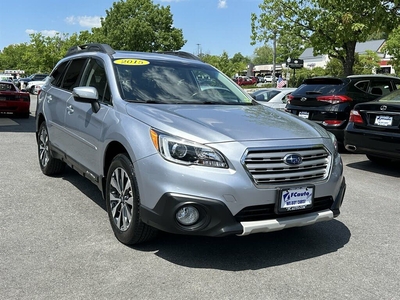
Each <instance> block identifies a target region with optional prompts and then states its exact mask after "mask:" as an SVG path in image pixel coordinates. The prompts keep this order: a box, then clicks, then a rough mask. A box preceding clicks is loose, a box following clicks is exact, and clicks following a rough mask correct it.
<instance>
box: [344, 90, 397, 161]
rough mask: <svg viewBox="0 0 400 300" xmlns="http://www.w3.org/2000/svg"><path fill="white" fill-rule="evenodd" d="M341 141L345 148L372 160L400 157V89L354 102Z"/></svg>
mask: <svg viewBox="0 0 400 300" xmlns="http://www.w3.org/2000/svg"><path fill="white" fill-rule="evenodd" d="M344 143H345V147H346V149H347V150H348V151H350V152H354V153H363V154H366V155H367V157H368V159H369V160H371V161H375V162H380V163H383V162H390V161H391V160H400V90H396V91H394V92H393V93H390V94H388V95H386V96H383V97H381V98H379V99H377V100H375V101H371V102H366V103H361V104H357V105H356V106H355V107H354V109H353V110H352V111H351V112H350V120H349V123H348V124H347V127H346V130H345V134H344Z"/></svg>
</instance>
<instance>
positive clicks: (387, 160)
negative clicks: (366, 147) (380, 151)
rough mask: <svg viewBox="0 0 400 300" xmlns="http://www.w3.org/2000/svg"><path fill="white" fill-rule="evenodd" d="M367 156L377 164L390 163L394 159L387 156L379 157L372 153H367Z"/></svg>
mask: <svg viewBox="0 0 400 300" xmlns="http://www.w3.org/2000/svg"><path fill="white" fill-rule="evenodd" d="M366 156H367V158H368V159H369V160H370V161H371V162H374V163H377V164H383V165H385V164H389V163H390V162H391V161H392V160H391V159H390V158H385V157H379V156H375V155H371V154H366Z"/></svg>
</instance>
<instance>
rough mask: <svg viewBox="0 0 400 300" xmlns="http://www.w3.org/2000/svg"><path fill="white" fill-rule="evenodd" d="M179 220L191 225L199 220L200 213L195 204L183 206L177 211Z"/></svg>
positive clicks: (181, 222)
mask: <svg viewBox="0 0 400 300" xmlns="http://www.w3.org/2000/svg"><path fill="white" fill-rule="evenodd" d="M175 216H176V219H177V220H178V222H179V223H180V224H182V225H185V226H190V225H193V224H194V223H196V222H197V221H198V220H199V217H200V214H199V211H198V209H197V208H196V207H194V206H183V207H181V208H180V209H179V210H178V211H177V213H176V215H175Z"/></svg>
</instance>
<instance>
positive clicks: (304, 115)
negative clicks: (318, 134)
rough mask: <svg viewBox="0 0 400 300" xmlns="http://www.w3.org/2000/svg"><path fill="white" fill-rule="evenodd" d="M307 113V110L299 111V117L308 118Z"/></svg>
mask: <svg viewBox="0 0 400 300" xmlns="http://www.w3.org/2000/svg"><path fill="white" fill-rule="evenodd" d="M309 115H310V113H309V112H308V111H299V117H300V118H304V119H308V117H309Z"/></svg>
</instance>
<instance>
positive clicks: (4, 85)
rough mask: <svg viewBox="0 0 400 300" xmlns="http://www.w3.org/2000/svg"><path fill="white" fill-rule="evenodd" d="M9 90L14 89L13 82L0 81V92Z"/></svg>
mask: <svg viewBox="0 0 400 300" xmlns="http://www.w3.org/2000/svg"><path fill="white" fill-rule="evenodd" d="M11 91H15V87H14V85H13V84H10V83H4V82H1V83H0V92H11Z"/></svg>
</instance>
